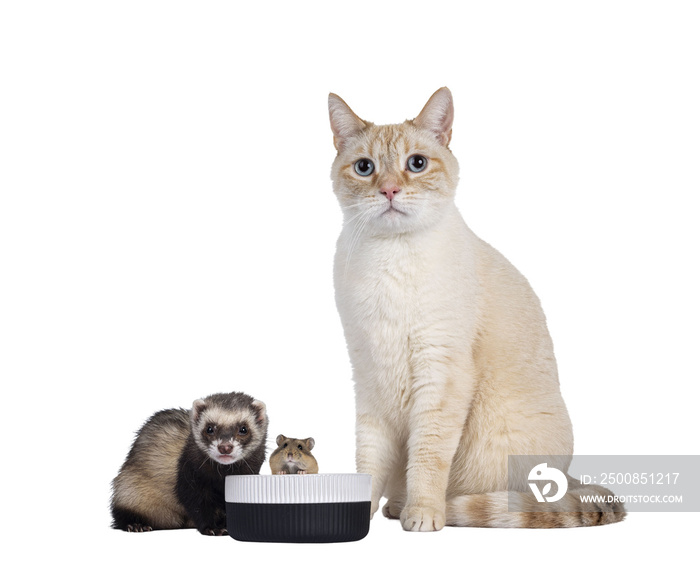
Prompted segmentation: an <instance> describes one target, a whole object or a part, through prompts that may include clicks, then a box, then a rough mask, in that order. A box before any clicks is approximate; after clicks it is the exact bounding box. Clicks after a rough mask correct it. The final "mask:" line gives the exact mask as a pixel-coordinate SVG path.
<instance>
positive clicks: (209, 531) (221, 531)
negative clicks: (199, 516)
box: [198, 528, 228, 536]
mask: <svg viewBox="0 0 700 570" xmlns="http://www.w3.org/2000/svg"><path fill="white" fill-rule="evenodd" d="M198 530H199V532H200V533H202V534H203V535H205V536H226V535H227V534H228V531H227V530H226V529H225V528H202V529H198Z"/></svg>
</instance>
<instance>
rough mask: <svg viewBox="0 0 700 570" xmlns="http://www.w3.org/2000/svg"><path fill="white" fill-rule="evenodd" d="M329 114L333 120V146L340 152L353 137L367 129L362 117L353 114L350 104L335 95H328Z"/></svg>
mask: <svg viewBox="0 0 700 570" xmlns="http://www.w3.org/2000/svg"><path fill="white" fill-rule="evenodd" d="M328 113H329V115H330V118H331V130H332V131H333V144H334V145H335V148H336V150H337V151H338V152H340V151H342V150H343V148H344V146H345V144H346V143H347V142H348V140H350V139H351V138H352V137H354V136H355V135H357V134H358V133H359V132H360V131H362V130H363V129H365V128H366V127H367V123H365V122H364V121H363V120H362V119H360V117H358V116H357V115H356V114H355V113H353V111H352V109H351V108H350V107H348V104H347V103H346V102H345V101H343V100H342V99H341V98H340V97H338V96H337V95H336V94H335V93H330V94H329V95H328Z"/></svg>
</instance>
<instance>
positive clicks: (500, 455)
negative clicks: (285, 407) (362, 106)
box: [329, 88, 624, 530]
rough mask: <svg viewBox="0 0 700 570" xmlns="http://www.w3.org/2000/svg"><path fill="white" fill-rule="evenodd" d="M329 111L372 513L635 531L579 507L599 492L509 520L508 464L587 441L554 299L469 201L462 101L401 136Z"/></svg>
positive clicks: (339, 277)
mask: <svg viewBox="0 0 700 570" xmlns="http://www.w3.org/2000/svg"><path fill="white" fill-rule="evenodd" d="M329 110H330V120H331V128H332V130H333V134H334V144H335V147H336V149H337V150H338V155H337V157H336V159H335V161H334V163H333V168H332V180H333V188H334V191H335V193H336V195H337V197H338V200H339V202H340V205H341V207H342V210H343V215H344V224H343V229H342V232H341V234H340V238H339V239H338V243H337V252H336V257H335V287H336V301H337V306H338V311H339V312H340V317H341V320H342V323H343V327H344V330H345V337H346V340H347V344H348V350H349V353H350V358H351V361H352V366H353V371H354V381H355V393H356V412H357V425H356V430H357V431H356V433H357V452H356V453H357V456H356V459H357V470H358V471H359V472H363V473H370V474H371V475H372V476H373V491H372V514H374V512H375V511H376V510H377V509H378V506H379V501H380V499H381V498H382V496H386V497H387V498H388V501H387V503H386V505H385V506H384V514H385V515H386V516H388V517H391V518H400V519H401V523H402V525H403V528H405V529H406V530H440V529H441V528H442V527H443V526H444V525H445V524H448V525H456V526H530V527H533V526H534V527H548V526H584V525H591V524H603V523H607V522H614V521H616V520H621V518H622V517H623V516H624V511H622V510H621V508H620V507H613V506H611V505H608V504H602V505H598V507H597V508H596V511H595V512H582V513H579V512H574V511H578V510H579V509H578V506H579V505H580V502H581V501H580V498H579V495H581V494H588V493H593V492H594V491H596V490H600V488H597V489H595V488H592V487H579V488H578V491H572V490H571V489H570V490H569V493H568V494H567V496H566V498H565V500H563V501H562V502H561V503H562V504H564V503H565V504H567V505H569V508H570V510H571V511H572V512H571V513H560V512H552V513H518V512H508V507H507V497H508V495H507V492H506V491H505V490H506V488H507V476H508V456H509V455H518V454H519V455H532V454H552V455H561V456H567V455H570V454H571V453H572V450H573V435H572V429H571V422H570V420H569V415H568V413H567V410H566V407H565V405H564V401H563V400H562V397H561V394H560V391H559V381H558V377H557V367H556V362H555V360H554V353H553V349H552V342H551V340H550V336H549V333H548V331H547V326H546V323H545V317H544V314H543V312H542V309H541V307H540V303H539V300H538V299H537V297H536V296H535V294H534V293H533V291H532V289H531V288H530V286H529V284H528V282H527V281H526V280H525V278H524V277H523V276H522V275H521V274H520V273H519V272H518V271H517V270H516V269H515V268H514V267H513V266H512V265H511V264H510V263H509V262H508V261H507V260H506V259H505V258H504V257H503V256H502V255H501V254H500V253H499V252H497V251H496V250H495V249H493V248H492V247H491V246H489V245H488V244H487V243H485V242H483V241H482V240H481V239H479V238H478V237H477V236H476V235H474V234H473V233H472V232H471V230H470V229H469V228H468V227H467V226H466V224H465V223H464V221H463V219H462V217H461V216H460V214H459V212H458V211H457V207H456V206H455V204H454V195H455V189H456V187H457V180H458V165H457V161H456V160H455V158H454V156H453V155H452V152H451V151H450V150H449V148H448V144H449V142H450V138H451V134H452V119H453V105H452V96H451V94H450V91H449V90H448V89H447V88H442V89H440V90H438V91H437V92H435V94H433V96H432V97H431V98H430V100H429V101H428V103H427V104H426V105H425V107H424V108H423V110H422V111H421V113H420V114H419V115H418V117H416V118H415V119H413V120H411V121H405V122H404V123H402V124H399V125H374V124H372V123H369V122H367V121H363V120H362V119H360V118H359V117H358V116H357V115H355V113H353V111H352V110H351V109H350V108H349V107H348V106H347V104H346V103H345V102H344V101H343V100H342V99H341V98H340V97H338V96H337V95H334V94H331V95H330V97H329ZM568 461H569V460H568V459H567V458H566V457H563V458H561V459H560V462H561V463H560V464H559V465H554V466H555V467H558V468H559V469H561V470H563V471H564V472H566V469H567V468H568ZM571 481H572V482H573V480H571ZM574 484H575V483H574ZM523 490H525V489H523ZM518 500H520V501H521V502H522V505H523V509H522V510H525V509H526V507H527V503H528V502H534V501H535V499H534V496H532V494H528V493H520V494H519V499H518ZM553 508H554V507H553Z"/></svg>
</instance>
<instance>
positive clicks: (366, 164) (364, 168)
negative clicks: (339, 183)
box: [355, 158, 374, 176]
mask: <svg viewBox="0 0 700 570" xmlns="http://www.w3.org/2000/svg"><path fill="white" fill-rule="evenodd" d="M355 172H357V173H358V174H359V175H360V176H369V175H370V174H372V173H373V172H374V163H373V162H372V161H371V160H370V159H369V158H361V159H360V160H358V161H357V162H356V163H355Z"/></svg>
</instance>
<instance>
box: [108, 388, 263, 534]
mask: <svg viewBox="0 0 700 570" xmlns="http://www.w3.org/2000/svg"><path fill="white" fill-rule="evenodd" d="M267 425H268V417H267V410H266V407H265V404H264V403H263V402H261V401H259V400H255V399H253V398H252V397H251V396H248V395H246V394H243V393H242V392H232V393H230V394H212V395H211V396H207V397H206V398H204V399H200V400H195V401H194V402H193V404H192V409H191V410H183V409H181V408H180V409H172V410H162V411H160V412H156V413H155V414H154V415H153V416H151V417H150V418H149V419H148V420H147V421H146V423H145V424H144V425H143V427H142V428H141V429H140V430H139V431H138V433H137V435H136V439H135V440H134V443H133V445H132V447H131V450H130V451H129V454H128V455H127V457H126V460H125V461H124V465H122V467H121V469H120V471H119V474H118V475H117V476H116V477H115V478H114V480H113V481H112V505H111V507H112V518H113V522H112V527H113V528H116V529H121V530H125V531H129V532H145V531H150V530H159V529H175V528H196V529H197V530H198V531H199V532H200V533H202V534H207V535H215V536H220V535H224V534H227V532H226V510H225V506H226V505H225V499H224V479H225V477H226V476H227V475H243V474H258V473H260V467H261V466H262V464H263V463H264V462H265V441H266V439H267Z"/></svg>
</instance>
